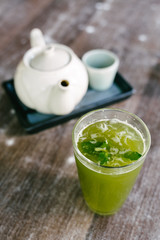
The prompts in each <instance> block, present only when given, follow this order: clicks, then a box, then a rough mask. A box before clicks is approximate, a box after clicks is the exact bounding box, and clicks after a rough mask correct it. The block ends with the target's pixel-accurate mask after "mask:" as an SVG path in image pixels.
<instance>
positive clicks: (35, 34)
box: [30, 28, 46, 47]
mask: <svg viewBox="0 0 160 240" xmlns="http://www.w3.org/2000/svg"><path fill="white" fill-rule="evenodd" d="M30 44H31V47H45V46H46V43H45V41H44V36H43V34H42V32H41V30H40V29H38V28H34V29H32V31H31V32H30Z"/></svg>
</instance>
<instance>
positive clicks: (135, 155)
mask: <svg viewBox="0 0 160 240" xmlns="http://www.w3.org/2000/svg"><path fill="white" fill-rule="evenodd" d="M141 156H142V155H141V154H140V153H138V152H132V151H129V152H126V153H125V154H124V155H123V157H124V158H128V159H130V160H131V161H133V160H138V159H139V158H140V157H141Z"/></svg>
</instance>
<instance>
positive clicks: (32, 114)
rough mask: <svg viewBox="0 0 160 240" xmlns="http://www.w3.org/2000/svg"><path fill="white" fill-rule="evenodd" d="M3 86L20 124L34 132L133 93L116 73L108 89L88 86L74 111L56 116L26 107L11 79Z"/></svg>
mask: <svg viewBox="0 0 160 240" xmlns="http://www.w3.org/2000/svg"><path fill="white" fill-rule="evenodd" d="M3 87H4V89H5V90H6V92H7V94H8V95H9V97H10V99H11V102H12V104H13V107H14V108H15V110H16V113H17V116H18V119H19V121H20V123H21V125H22V126H23V127H24V129H25V130H26V131H27V132H28V133H35V132H38V131H41V130H44V129H46V128H49V127H52V126H55V125H58V124H60V123H63V122H66V121H68V120H70V119H73V118H75V117H79V116H81V115H82V114H84V113H86V112H88V111H91V110H93V109H97V108H101V107H104V106H108V105H110V104H113V103H115V102H118V101H120V100H122V99H125V98H127V97H129V96H131V95H132V94H133V93H134V89H133V87H132V86H131V85H130V84H129V83H128V82H127V81H126V80H125V79H124V78H123V77H122V76H121V75H120V74H119V73H117V75H116V77H115V80H114V83H113V85H112V87H111V88H110V89H108V90H106V91H95V90H93V89H90V88H89V89H88V91H87V93H86V95H85V96H84V98H83V99H82V101H81V102H80V103H79V104H78V105H77V106H76V108H75V109H74V111H72V112H71V113H70V114H67V115H63V116H58V115H54V114H42V113H39V112H37V111H35V110H33V109H30V108H28V107H26V106H25V105H24V104H23V103H22V102H21V101H20V100H19V98H18V97H17V95H16V92H15V89H14V84H13V79H11V80H8V81H5V82H3Z"/></svg>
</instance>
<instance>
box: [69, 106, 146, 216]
mask: <svg viewBox="0 0 160 240" xmlns="http://www.w3.org/2000/svg"><path fill="white" fill-rule="evenodd" d="M111 119H118V120H120V121H124V122H127V123H128V124H130V125H132V126H133V127H135V128H136V129H137V130H138V131H139V132H140V133H141V134H142V136H143V139H144V153H143V154H142V156H141V157H140V158H139V159H138V160H137V161H134V162H133V163H131V164H129V165H126V166H122V167H106V166H100V165H98V164H96V163H95V162H93V161H91V160H89V159H88V158H86V157H85V156H84V155H83V154H82V153H81V152H80V151H79V149H78V147H77V141H78V137H79V133H80V132H81V130H82V129H84V128H86V127H87V126H88V125H89V124H91V123H95V122H97V121H100V120H111ZM72 141H73V147H74V154H75V159H76V165H77V169H78V175H79V180H80V185H81V189H82V192H83V195H84V199H85V201H86V203H87V205H88V206H89V208H90V209H91V210H92V211H94V212H95V213H98V214H101V215H111V214H114V213H116V212H117V211H118V210H119V209H120V207H121V206H122V204H123V203H124V201H125V200H126V198H127V197H128V194H129V193H130V191H131V189H132V187H133V185H134V183H135V181H136V178H137V176H138V174H139V172H140V170H141V167H142V165H143V162H144V160H145V157H146V155H147V152H148V151H149V148H150V144H151V137H150V133H149V130H148V128H147V126H146V125H145V123H144V122H143V121H142V120H141V119H140V118H139V117H137V116H136V115H134V114H131V113H129V112H127V111H124V110H120V109H100V110H95V111H92V112H89V113H87V114H85V115H84V116H82V117H81V118H80V119H79V120H78V121H77V123H76V124H75V126H74V129H73V132H72Z"/></svg>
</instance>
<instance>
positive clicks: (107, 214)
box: [86, 203, 119, 216]
mask: <svg viewBox="0 0 160 240" xmlns="http://www.w3.org/2000/svg"><path fill="white" fill-rule="evenodd" d="M86 204H87V203H86ZM87 206H88V208H89V209H90V210H91V211H92V212H93V213H96V214H98V215H101V216H111V215H114V214H116V213H117V212H118V211H119V209H117V210H116V211H113V212H100V211H97V210H95V209H93V208H92V207H90V206H89V205H88V204H87Z"/></svg>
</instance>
